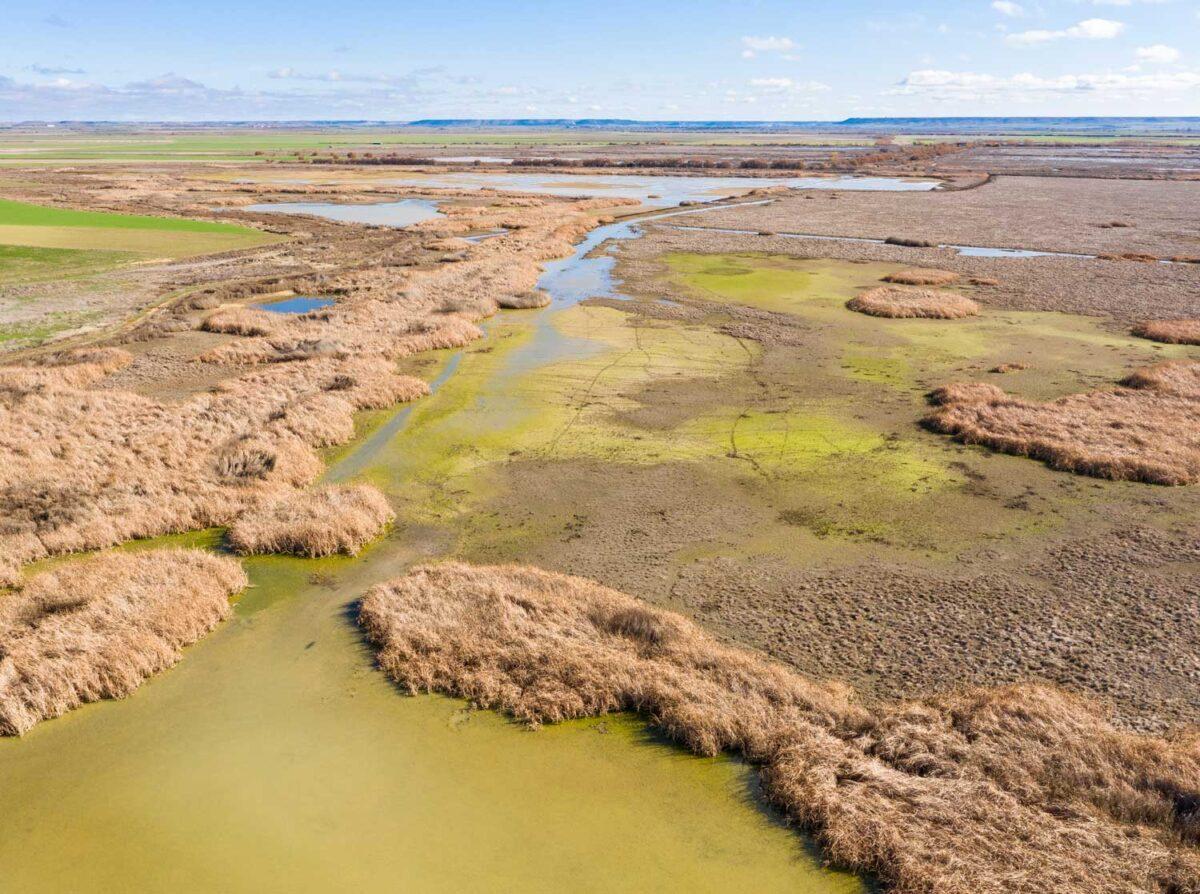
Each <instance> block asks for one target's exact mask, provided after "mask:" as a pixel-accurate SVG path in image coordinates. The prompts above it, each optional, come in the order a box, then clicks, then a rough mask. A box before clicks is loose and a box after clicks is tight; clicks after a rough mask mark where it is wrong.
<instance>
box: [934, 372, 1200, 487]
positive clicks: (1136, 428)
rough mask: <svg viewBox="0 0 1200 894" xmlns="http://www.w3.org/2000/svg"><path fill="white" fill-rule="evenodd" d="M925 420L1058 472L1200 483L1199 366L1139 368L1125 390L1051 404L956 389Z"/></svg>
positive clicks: (982, 388) (983, 388) (989, 390)
mask: <svg viewBox="0 0 1200 894" xmlns="http://www.w3.org/2000/svg"><path fill="white" fill-rule="evenodd" d="M935 402H937V403H939V404H940V406H939V407H938V408H937V409H936V410H934V411H933V412H932V413H930V414H929V415H928V416H926V417H925V424H926V425H927V426H929V427H930V428H932V429H933V430H934V431H939V432H943V433H945V434H949V435H953V436H954V437H955V438H957V439H958V440H960V441H962V442H963V443H966V444H984V445H986V446H988V447H992V448H994V449H996V450H1002V451H1004V452H1005V453H1014V454H1017V455H1018V456H1029V457H1033V458H1034V459H1040V460H1043V461H1045V462H1046V463H1048V464H1049V465H1050V466H1052V467H1054V468H1056V469H1064V470H1066V471H1070V472H1078V473H1081V474H1084V475H1094V476H1096V477H1099V478H1113V479H1117V480H1130V481H1145V482H1149V483H1151V484H1193V483H1195V482H1196V481H1197V480H1200V425H1198V424H1197V421H1198V420H1200V362H1197V361H1184V360H1179V361H1172V362H1168V363H1162V364H1159V365H1157V366H1152V367H1148V368H1145V369H1140V370H1137V371H1135V372H1134V373H1132V374H1130V375H1129V376H1127V377H1126V378H1125V379H1123V380H1122V381H1121V384H1120V387H1118V388H1115V389H1110V390H1104V391H1093V392H1089V393H1087V394H1073V395H1070V396H1068V397H1063V398H1060V399H1058V400H1055V401H1050V402H1048V403H1038V402H1036V401H1029V400H1022V399H1020V398H1016V397H1011V396H1009V395H1006V394H1004V392H1002V391H1001V390H1000V389H999V388H996V387H995V386H994V385H987V384H975V385H965V386H951V387H949V388H944V389H940V390H939V391H938V392H936V393H935Z"/></svg>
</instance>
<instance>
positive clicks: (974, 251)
mask: <svg viewBox="0 0 1200 894" xmlns="http://www.w3.org/2000/svg"><path fill="white" fill-rule="evenodd" d="M672 229H675V230H688V231H691V232H698V233H728V234H730V235H733V236H761V235H764V234H763V233H761V232H759V231H758V230H734V229H728V228H723V227H685V226H679V225H675V226H673V227H672ZM770 235H772V236H778V237H780V238H781V239H817V240H820V241H823V242H857V243H861V244H866V245H888V244H890V243H889V242H888V241H887V240H886V239H871V238H869V237H867V236H828V235H822V234H819V233H771V234H770ZM901 247H903V246H901ZM930 248H949V249H952V250H953V251H954V252H955V253H956V254H959V255H962V256H963V257H967V258H1084V259H1086V260H1095V259H1096V258H1097V257H1098V256H1097V255H1088V254H1080V253H1079V252H1071V251H1036V250H1034V249H1029V248H994V247H991V246H986V245H956V244H954V243H952V242H943V243H939V244H937V245H933V246H930ZM1158 263H1160V264H1177V263H1182V262H1179V261H1172V260H1170V259H1168V258H1160V259H1159V260H1158ZM1189 263H1190V262H1189Z"/></svg>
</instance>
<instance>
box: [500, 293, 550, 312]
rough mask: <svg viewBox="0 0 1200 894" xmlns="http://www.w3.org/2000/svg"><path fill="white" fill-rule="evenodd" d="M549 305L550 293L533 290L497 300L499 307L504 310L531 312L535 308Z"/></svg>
mask: <svg viewBox="0 0 1200 894" xmlns="http://www.w3.org/2000/svg"><path fill="white" fill-rule="evenodd" d="M549 303H550V293H549V292H543V291H542V290H541V289H533V290H531V291H529V292H521V293H519V294H516V295H505V296H503V297H502V298H500V300H499V304H500V306H501V307H503V308H505V309H506V310H531V309H533V308H536V307H545V306H546V305H548V304H549Z"/></svg>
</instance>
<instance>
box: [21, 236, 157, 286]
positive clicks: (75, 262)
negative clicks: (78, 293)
mask: <svg viewBox="0 0 1200 894" xmlns="http://www.w3.org/2000/svg"><path fill="white" fill-rule="evenodd" d="M135 257H136V255H134V254H132V253H127V252H119V251H86V250H79V249H69V248H38V247H34V246H24V245H0V285H16V284H19V283H30V282H41V281H43V280H54V279H70V278H73V277H77V276H86V275H88V274H91V273H99V272H101V271H103V270H108V269H111V268H113V267H118V266H120V265H121V264H124V263H127V262H128V261H130V260H133V259H134V258H135Z"/></svg>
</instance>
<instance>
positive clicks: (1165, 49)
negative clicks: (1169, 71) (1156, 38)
mask: <svg viewBox="0 0 1200 894" xmlns="http://www.w3.org/2000/svg"><path fill="white" fill-rule="evenodd" d="M1179 55H1180V53H1179V50H1177V49H1175V48H1174V47H1169V46H1167V45H1166V44H1161V43H1156V44H1154V45H1153V46H1149V47H1138V48H1137V57H1138V58H1139V59H1141V60H1142V61H1143V62H1155V63H1158V64H1159V65H1166V64H1169V63H1171V62H1178V61H1179Z"/></svg>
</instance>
